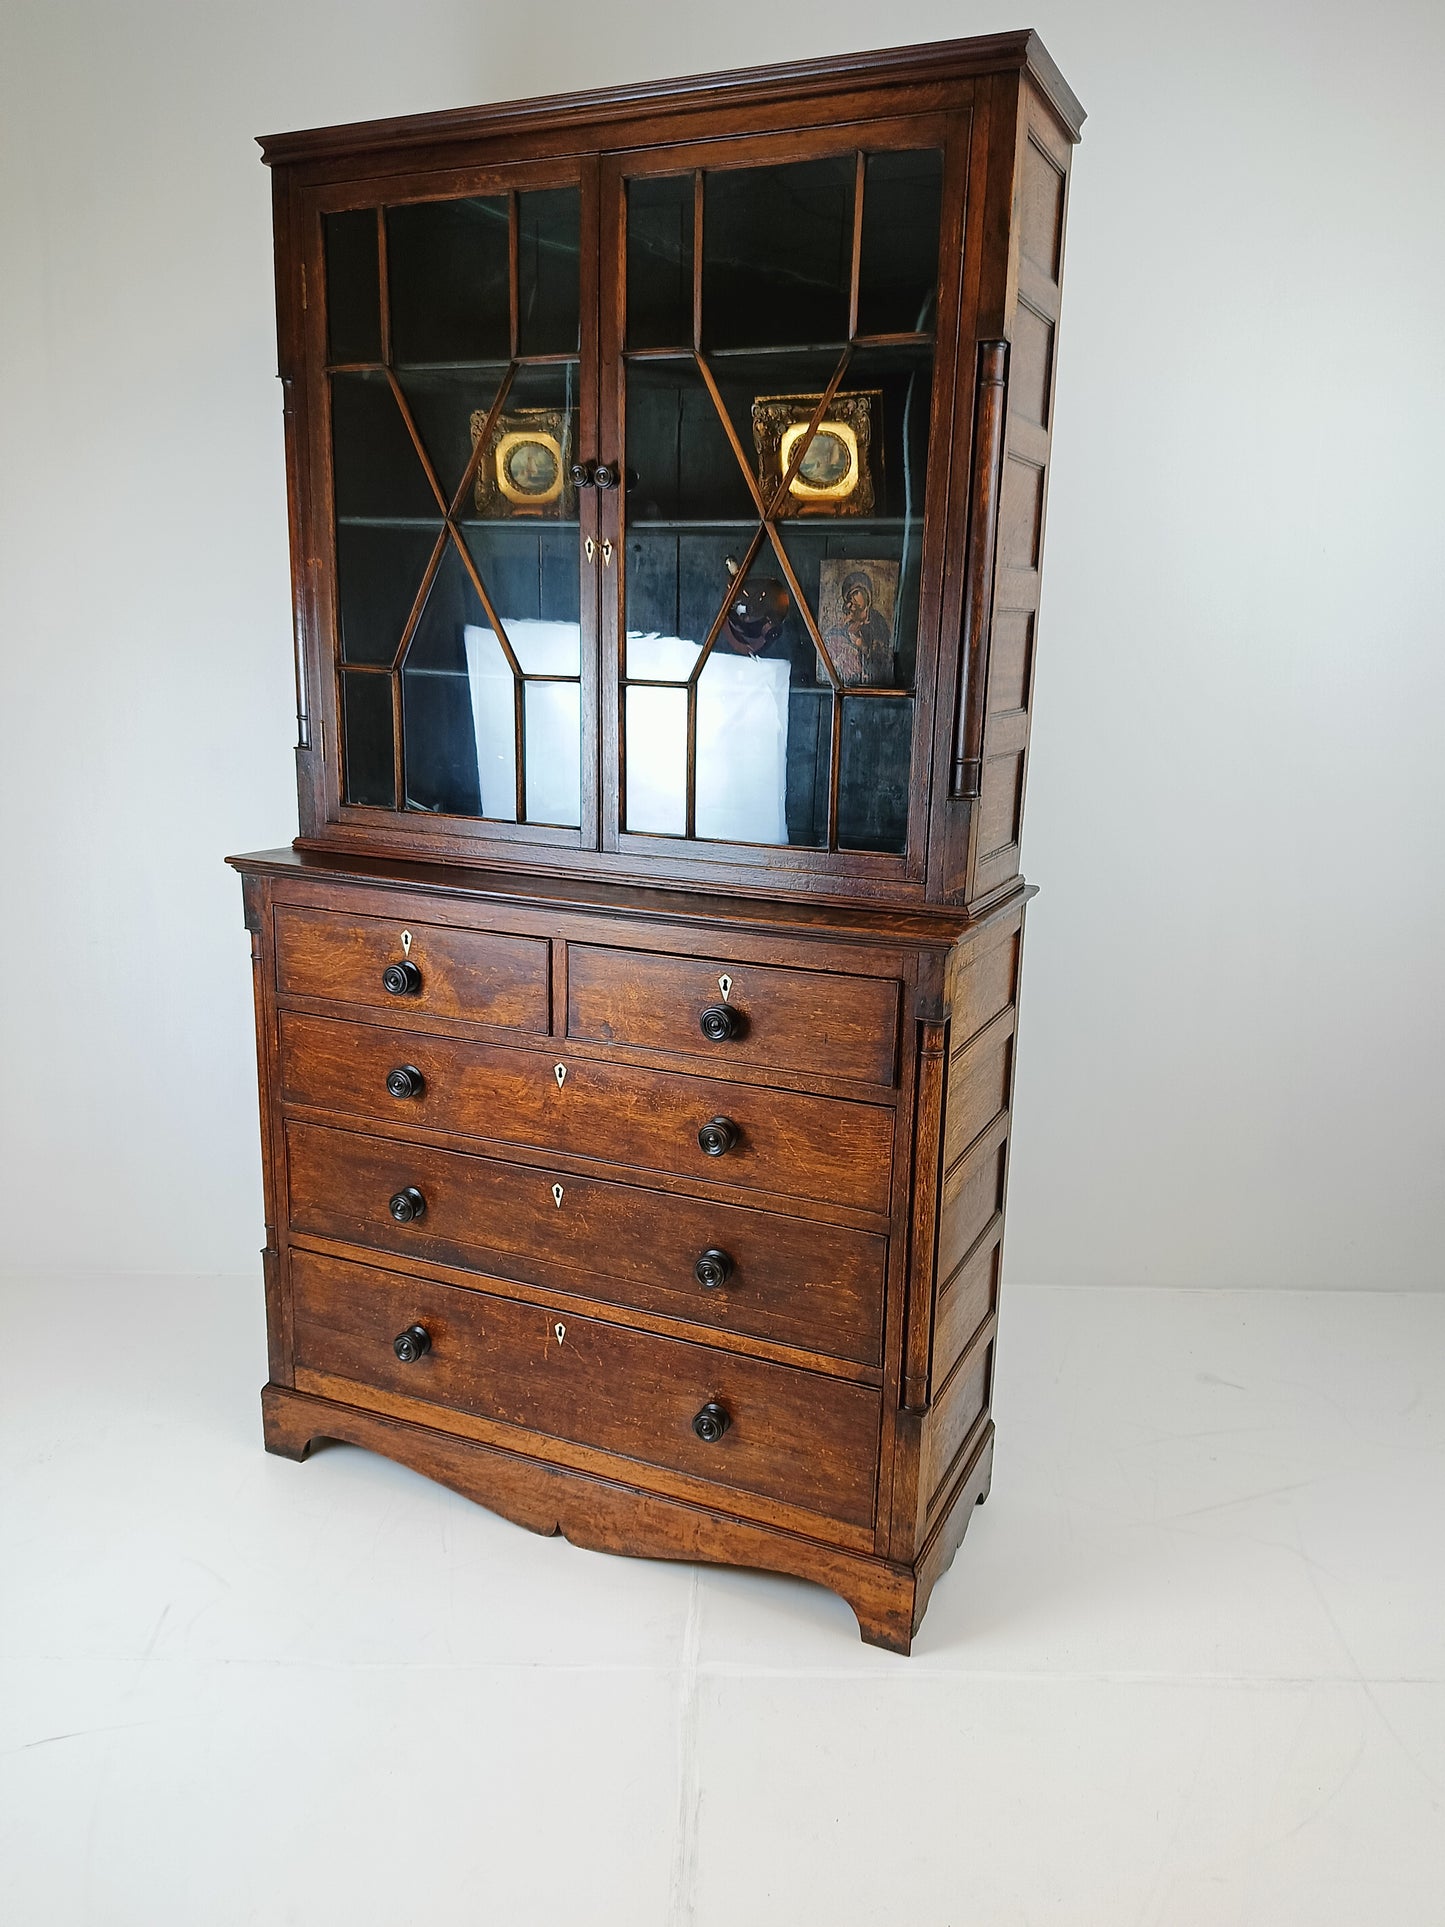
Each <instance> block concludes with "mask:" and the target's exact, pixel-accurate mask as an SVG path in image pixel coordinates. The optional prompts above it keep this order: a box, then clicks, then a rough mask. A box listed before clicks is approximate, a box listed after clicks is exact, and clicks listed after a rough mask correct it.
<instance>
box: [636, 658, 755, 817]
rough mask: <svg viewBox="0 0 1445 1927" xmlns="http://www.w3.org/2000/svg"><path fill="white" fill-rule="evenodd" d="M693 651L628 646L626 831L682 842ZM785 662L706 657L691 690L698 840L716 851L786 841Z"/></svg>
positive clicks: (685, 807) (685, 805)
mask: <svg viewBox="0 0 1445 1927" xmlns="http://www.w3.org/2000/svg"><path fill="white" fill-rule="evenodd" d="M699 648H700V645H699V644H698V643H695V642H689V641H688V640H687V639H686V638H685V637H682V636H662V635H656V634H649V635H638V634H633V633H631V632H629V634H628V637H627V676H628V685H627V744H626V768H627V813H626V821H627V827H628V829H629V830H639V831H653V832H656V833H661V834H664V835H669V834H670V835H673V836H681V835H682V834H683V832H684V829H685V827H686V820H687V693H686V691H685V690H681V689H667V688H658V687H655V686H649V684H650V683H655V682H656V681H657V680H659V679H661V680H665V681H668V682H685V681H686V680H687V678H688V676H689V675H691V673H692V669H693V665H694V664H695V663H696V661H697V658H698V652H699ZM789 675H790V665H789V663H788V662H787V660H786V659H785V658H780V657H770V656H735V655H732V654H724V653H723V652H722V651H721V650H720V649H716V648H715V649H714V650H713V652H712V654H711V655H710V656H709V657H708V659H707V662H706V664H705V665H704V667H703V671H702V674H701V675H700V676H699V677H698V680H697V833H698V835H699V836H700V837H707V838H709V839H712V840H714V841H717V842H723V843H786V842H787V840H788V816H787V795H788V682H789Z"/></svg>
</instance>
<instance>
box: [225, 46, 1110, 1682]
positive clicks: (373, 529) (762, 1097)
mask: <svg viewBox="0 0 1445 1927" xmlns="http://www.w3.org/2000/svg"><path fill="white" fill-rule="evenodd" d="M1081 120H1082V112H1081V110H1080V108H1079V105H1078V103H1077V101H1076V100H1075V99H1074V97H1073V95H1072V94H1071V93H1070V91H1069V89H1068V87H1067V86H1066V85H1065V83H1064V82H1063V80H1062V79H1061V77H1060V76H1059V74H1058V72H1057V70H1056V69H1055V68H1054V66H1053V64H1052V62H1051V61H1050V60H1049V58H1048V56H1047V55H1046V54H1045V53H1044V51H1043V49H1042V48H1041V46H1040V45H1039V43H1038V41H1037V39H1036V38H1035V37H1034V36H1033V35H1031V34H1009V35H1000V36H994V37H991V38H988V39H980V40H965V41H954V42H949V43H944V44H939V45H934V46H925V47H916V48H908V49H901V50H897V51H894V52H888V53H879V54H869V55H860V56H850V57H847V58H843V59H833V60H822V61H817V62H809V63H804V64H799V65H793V66H788V67H777V68H769V69H759V70H755V71H752V72H747V73H740V74H734V75H726V76H710V77H706V78H703V79H698V80H690V81H684V82H678V83H672V84H666V85H646V86H638V87H633V88H622V89H614V90H610V91H608V92H605V93H592V94H581V95H572V96H568V97H566V98H560V99H555V100H544V101H532V102H524V103H519V104H514V105H504V106H495V107H484V108H477V109H473V110H465V111H462V112H455V113H445V114H436V115H428V116H422V117H418V118H414V119H409V120H398V121H384V122H376V123H372V124H369V125H365V126H358V127H342V128H331V129H326V130H322V131H317V132H310V133H301V134H290V135H285V136H280V137H277V138H275V139H270V140H267V141H265V142H263V148H264V151H265V157H266V160H267V163H268V164H269V165H270V167H271V169H272V175H273V186H274V205H275V230H276V268H277V289H278V312H279V341H280V372H281V380H282V383H283V390H284V396H285V423H286V454H287V475H288V486H289V499H290V531H291V550H292V573H293V583H294V602H295V623H296V635H297V663H298V710H299V747H298V751H297V770H298V787H299V795H300V832H301V833H300V835H299V837H298V838H297V840H296V843H295V845H294V847H293V848H292V849H289V850H284V851H271V852H264V853H258V854H255V855H250V856H245V857H237V858H234V859H232V861H233V862H234V863H235V866H236V867H237V868H238V869H239V870H240V871H241V873H242V876H243V879H244V885H245V897H246V915H247V922H248V927H249V928H250V931H251V933H252V939H253V955H254V961H255V978H256V1012H257V1039H258V1048H259V1058H260V1073H261V1117H262V1134H263V1145H264V1154H265V1181H266V1217H267V1241H266V1253H265V1266H266V1278H267V1303H268V1323H269V1338H270V1383H269V1384H268V1385H267V1387H266V1389H265V1392H264V1394H263V1410H264V1417H265V1428H266V1442H267V1445H268V1447H269V1448H270V1449H271V1450H272V1451H275V1452H279V1453H282V1454H284V1455H287V1456H290V1457H293V1458H302V1457H304V1456H305V1455H306V1453H307V1452H308V1450H309V1449H310V1447H311V1445H312V1444H313V1443H314V1442H316V1441H317V1440H321V1439H335V1440H343V1441H349V1442H351V1443H353V1444H357V1445H362V1446H366V1447H369V1448H371V1449H372V1450H374V1451H377V1452H381V1453H385V1454H387V1455H388V1456H390V1457H393V1458H396V1459H399V1460H401V1461H402V1462H404V1463H405V1464H407V1465H410V1466H413V1467H415V1468H417V1469H418V1470H420V1471H423V1472H425V1473H428V1474H430V1475H431V1476H433V1477H435V1478H437V1479H439V1480H441V1481H443V1482H444V1483H446V1484H448V1485H450V1486H453V1487H455V1488H456V1489H458V1490H459V1491H461V1492H464V1493H466V1494H468V1495H469V1496H471V1497H473V1498H475V1499H477V1500H479V1501H481V1502H482V1503H483V1504H485V1505H488V1506H490V1507H492V1508H494V1509H495V1510H497V1511H499V1512H501V1513H504V1514H505V1515H506V1516H507V1517H509V1518H511V1519H514V1520H518V1521H520V1522H521V1523H523V1524H526V1525H528V1526H531V1527H533V1528H535V1529H537V1530H539V1531H543V1532H549V1533H550V1532H557V1531H560V1532H562V1533H564V1534H565V1535H566V1536H567V1537H568V1538H569V1539H571V1540H573V1541H575V1542H576V1543H578V1544H581V1545H587V1546H593V1547H599V1548H606V1549H609V1550H613V1551H620V1552H629V1553H634V1554H643V1555H650V1556H656V1557H676V1558H688V1559H701V1560H712V1561H720V1562H725V1563H729V1564H736V1565H748V1566H756V1567H763V1568H770V1569H774V1570H779V1571H784V1572H790V1573H796V1574H801V1575H803V1576H805V1577H808V1578H811V1579H815V1580H818V1581H820V1582H821V1583H822V1584H824V1585H826V1586H829V1587H832V1588H833V1589H834V1590H835V1591H837V1592H839V1593H840V1594H842V1595H843V1596H844V1597H845V1598H846V1599H847V1600H848V1601H849V1602H850V1603H851V1604H852V1606H853V1608H854V1610H855V1612H856V1613H857V1616H858V1620H859V1624H860V1626H861V1628H862V1631H863V1635H864V1637H865V1638H866V1639H869V1640H872V1641H875V1642H877V1643H879V1644H882V1645H885V1646H889V1647H892V1648H895V1649H896V1650H899V1651H907V1650H908V1646H909V1642H910V1640H911V1637H912V1634H913V1631H914V1630H915V1628H916V1627H917V1625H918V1622H919V1619H920V1617H921V1615H922V1612H923V1608H924V1606H925V1604H926V1601H927V1597H928V1593H929V1590H930V1588H931V1587H932V1585H933V1583H934V1582H935V1580H936V1579H937V1577H938V1575H939V1573H940V1572H941V1571H942V1570H943V1569H944V1568H945V1567H946V1565H947V1564H948V1562H949V1560H950V1558H951V1557H952V1554H953V1552H954V1550H955V1548H956V1546H957V1544H958V1542H959V1540H960V1539H961V1537H962V1535H963V1532H964V1529H965V1527H966V1526H967V1523H968V1520H969V1517H970V1515H971V1512H972V1508H973V1506H974V1505H975V1504H976V1503H978V1502H980V1501H981V1500H982V1499H983V1498H984V1496H985V1495H986V1493H987V1491H988V1486H989V1478H990V1471H991V1467H992V1461H993V1436H994V1434H993V1420H992V1414H991V1392H992V1381H993V1356H994V1343H995V1336H996V1330H997V1315H998V1286H999V1267H1000V1253H1001V1248H1002V1235H1003V1213H1004V1197H1005V1185H1006V1177H1007V1168H1008V1143H1009V1120H1010V1104H1011V1096H1012V1086H1013V1059H1014V1037H1015V1023H1016V1012H1017V997H1018V983H1019V966H1020V953H1021V943H1022V932H1023V918H1024V905H1025V900H1026V898H1027V897H1028V895H1029V894H1030V892H1029V890H1028V889H1027V887H1026V886H1025V884H1024V883H1023V880H1022V878H1021V876H1020V873H1019V834H1020V827H1021V818H1022V810H1023V799H1024V783H1025V775H1026V768H1027V757H1028V730H1029V709H1030V700H1031V695H1032V687H1033V667H1034V654H1035V641H1036V628H1037V613H1038V599H1039V579H1040V564H1041V555H1042V543H1043V526H1044V503H1045V492H1046V481H1047V473H1048V457H1049V440H1050V429H1051V424H1052V415H1053V391H1054V362H1055V347H1056V334H1057V327H1058V319H1059V297H1060V285H1061V275H1062V265H1063V243H1064V219H1065V207H1066V201H1067V189H1068V175H1069V163H1070V156H1071V151H1072V145H1073V143H1074V141H1075V140H1076V139H1077V137H1078V131H1079V125H1080V122H1081Z"/></svg>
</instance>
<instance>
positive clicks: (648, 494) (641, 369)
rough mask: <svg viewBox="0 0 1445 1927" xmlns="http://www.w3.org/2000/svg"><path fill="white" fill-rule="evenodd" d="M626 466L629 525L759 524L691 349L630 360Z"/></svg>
mask: <svg viewBox="0 0 1445 1927" xmlns="http://www.w3.org/2000/svg"><path fill="white" fill-rule="evenodd" d="M749 405H751V402H750V399H749ZM748 446H749V444H748V440H747V437H746V436H744V438H743V448H744V452H745V453H746V452H747V449H748ZM627 469H628V487H627V518H628V522H629V524H632V525H634V526H635V525H636V524H637V523H639V522H673V523H676V522H680V521H686V522H710V523H712V524H714V525H717V524H720V523H722V524H728V525H730V526H731V527H734V528H741V527H747V528H749V529H752V528H755V527H756V526H757V519H758V512H757V507H756V505H755V503H754V501H753V496H752V492H751V490H750V489H749V487H748V484H747V478H746V477H745V476H744V474H743V472H742V469H741V468H740V467H739V465H738V459H737V457H736V455H734V453H733V451H732V446H731V444H730V443H729V441H728V438H727V432H726V430H725V429H724V427H723V425H722V422H721V420H720V419H719V416H718V412H717V409H716V408H715V407H714V406H713V402H712V397H711V396H710V395H709V394H708V391H707V388H706V386H705V384H704V382H703V378H702V376H701V374H699V372H698V369H697V364H696V363H695V362H694V361H693V359H692V358H691V356H688V357H687V359H686V360H679V361H638V362H632V363H631V364H630V365H629V367H628V371H627Z"/></svg>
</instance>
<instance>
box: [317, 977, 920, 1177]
mask: <svg viewBox="0 0 1445 1927" xmlns="http://www.w3.org/2000/svg"><path fill="white" fill-rule="evenodd" d="M281 1085H282V1091H283V1094H284V1096H285V1098H286V1100H287V1101H288V1102H290V1103H293V1104H307V1105H313V1106H316V1107H318V1108H320V1109H323V1110H332V1111H344V1112H346V1113H348V1114H350V1115H352V1116H356V1117H365V1118H375V1119H378V1120H380V1121H382V1122H383V1123H386V1122H390V1121H391V1120H393V1119H395V1120H396V1121H397V1122H399V1123H405V1124H415V1125H418V1126H421V1127H423V1128H427V1129H431V1130H436V1131H446V1132H449V1133H456V1134H459V1135H466V1136H473V1137H486V1138H492V1139H500V1140H501V1141H502V1142H504V1143H509V1144H526V1145H531V1146H535V1147H537V1148H539V1149H542V1150H553V1151H562V1152H568V1153H571V1154H573V1155H575V1156H578V1157H587V1158H598V1159H601V1160H604V1161H606V1162H608V1163H613V1164H627V1165H634V1166H639V1167H644V1168H648V1169H651V1170H655V1171H667V1172H671V1173H675V1174H677V1175H678V1176H681V1177H685V1178H697V1179H708V1180H714V1181H716V1182H718V1183H722V1184H730V1185H742V1186H747V1187H751V1188H755V1189H757V1190H761V1191H772V1192H778V1193H781V1194H782V1195H784V1196H791V1197H806V1198H816V1199H818V1200H820V1201H827V1202H829V1203H833V1204H843V1205H852V1206H855V1207H857V1208H858V1209H859V1210H863V1211H876V1212H880V1213H884V1212H886V1211H887V1210H888V1193H889V1181H890V1177H891V1174H892V1158H893V1113H892V1112H891V1111H890V1110H888V1109H887V1108H885V1107H884V1106H882V1105H875V1104H858V1103H852V1102H849V1101H847V1100H845V1099H842V1098H829V1097H809V1096H805V1095H803V1094H801V1093H799V1092H796V1091H774V1090H768V1089H765V1088H763V1087H761V1086H758V1085H751V1084H727V1083H724V1082H721V1081H720V1080H716V1079H712V1078H705V1077H689V1076H686V1075H681V1074H678V1073H676V1072H672V1071H656V1070H647V1069H644V1068H642V1067H640V1066H636V1065H631V1064H616V1063H605V1062H601V1061H598V1060H596V1059H589V1058H581V1057H577V1058H573V1057H567V1056H559V1057H557V1058H556V1059H554V1058H553V1057H552V1056H550V1055H547V1056H544V1055H541V1054H540V1053H538V1052H536V1051H526V1050H516V1049H509V1048H507V1047H506V1046H505V1045H498V1044H483V1043H476V1042H473V1041H472V1040H470V1039H462V1038H457V1037H438V1036H429V1035H425V1034H422V1033H412V1032H409V1031H401V1030H392V1029H382V1028H379V1027H376V1026H373V1025H368V1024H352V1023H344V1022H340V1021H337V1020H333V1019H330V1018H324V1017H310V1016H303V1015H301V1014H300V1013H298V1012H294V1011H288V1012H285V1013H283V1014H282V1017H281ZM699 1133H701V1134H702V1135H701V1136H700V1135H699ZM705 1145H711V1146H712V1147H713V1149H712V1153H711V1154H709V1151H708V1150H707V1149H706V1148H705ZM719 1146H720V1147H721V1148H720V1149H719V1148H718V1147H719Z"/></svg>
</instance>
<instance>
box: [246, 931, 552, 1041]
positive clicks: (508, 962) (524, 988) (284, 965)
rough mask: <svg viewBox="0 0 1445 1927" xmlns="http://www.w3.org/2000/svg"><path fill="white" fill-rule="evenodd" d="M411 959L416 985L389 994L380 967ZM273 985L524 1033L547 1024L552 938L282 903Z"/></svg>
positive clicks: (312, 994) (294, 990)
mask: <svg viewBox="0 0 1445 1927" xmlns="http://www.w3.org/2000/svg"><path fill="white" fill-rule="evenodd" d="M404 931H405V933H406V934H409V935H410V938H411V942H410V944H407V943H405V942H404V941H403V936H404ZM408 962H409V963H411V964H412V965H414V966H415V968H416V970H417V971H418V973H419V987H418V989H417V991H416V992H415V993H414V994H406V995H402V996H391V995H388V993H387V991H386V990H385V988H384V987H383V984H382V976H383V973H384V972H385V970H386V969H387V967H388V966H389V965H392V964H405V963H408ZM276 984H277V988H278V989H279V990H281V991H283V992H289V993H291V994H292V995H300V996H313V997H327V998H333V997H334V998H337V999H339V1000H340V1001H342V1002H344V1003H357V1004H378V1005H380V1006H382V1007H383V1008H387V1007H390V1008H392V1009H401V1010H405V1011H407V1012H408V1013H409V1014H414V1015H416V1016H419V1017H425V1016H428V1015H436V1016H439V1017H462V1016H465V1017H469V1018H471V1019H473V1020H481V1021H483V1022H486V1023H489V1024H497V1025H501V1026H504V1027H507V1028H516V1029H519V1030H540V1031H545V1030H546V1029H547V1026H548V957H547V945H546V943H545V941H543V940H541V939H538V938H525V937H521V938H519V937H506V936H498V935H497V934H495V933H494V932H492V931H471V930H467V931H461V930H452V929H448V928H446V927H445V926H444V925H437V924H421V923H416V924H412V925H409V926H403V925H401V924H400V923H386V922H383V921H382V920H381V919H380V918H370V917H351V918H347V919H344V920H343V919H339V918H336V917H326V916H317V915H315V914H314V913H313V912H311V911H307V910H290V909H286V910H280V911H278V912H277V914H276Z"/></svg>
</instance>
